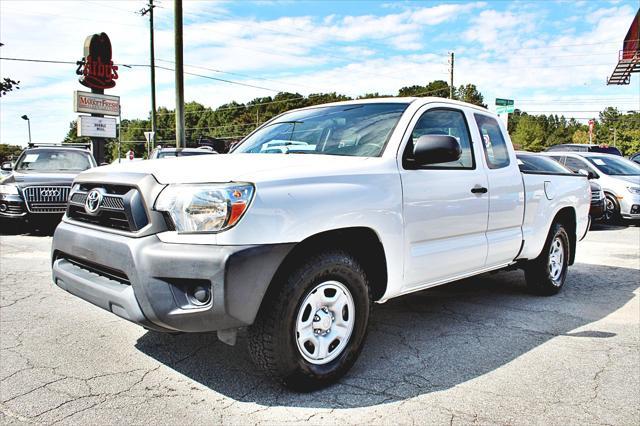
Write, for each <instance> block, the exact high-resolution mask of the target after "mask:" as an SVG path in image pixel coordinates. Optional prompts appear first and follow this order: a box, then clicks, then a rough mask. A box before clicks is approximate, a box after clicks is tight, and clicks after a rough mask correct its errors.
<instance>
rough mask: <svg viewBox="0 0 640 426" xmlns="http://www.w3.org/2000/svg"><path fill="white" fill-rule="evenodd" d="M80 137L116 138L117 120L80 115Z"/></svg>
mask: <svg viewBox="0 0 640 426" xmlns="http://www.w3.org/2000/svg"><path fill="white" fill-rule="evenodd" d="M78 136H89V137H95V138H115V137H116V119H115V118H108V117H91V116H88V115H80V116H78Z"/></svg>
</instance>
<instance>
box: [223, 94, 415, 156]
mask: <svg viewBox="0 0 640 426" xmlns="http://www.w3.org/2000/svg"><path fill="white" fill-rule="evenodd" d="M407 106H408V104H406V103H380V104H358V105H340V106H329V107H319V108H313V109H308V110H303V111H293V112H290V113H287V114H283V115H282V116H280V117H278V118H277V119H276V120H275V121H274V122H272V123H269V124H268V125H266V126H265V127H263V128H262V129H260V130H258V131H257V132H255V133H254V134H253V135H251V136H250V137H249V138H247V139H246V140H245V141H244V142H242V144H240V145H239V146H238V147H237V148H236V149H235V150H234V151H233V153H255V154H326V155H350V156H357V157H378V156H380V155H381V154H382V152H383V151H384V147H385V145H386V143H387V140H388V139H389V137H390V136H391V132H392V131H393V129H394V128H395V126H396V124H397V123H398V120H399V119H400V116H401V115H402V113H403V112H404V110H405V109H406V108H407Z"/></svg>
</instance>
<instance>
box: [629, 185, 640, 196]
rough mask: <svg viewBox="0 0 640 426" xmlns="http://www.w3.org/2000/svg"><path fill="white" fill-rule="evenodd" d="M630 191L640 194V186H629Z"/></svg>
mask: <svg viewBox="0 0 640 426" xmlns="http://www.w3.org/2000/svg"><path fill="white" fill-rule="evenodd" d="M627 189H628V190H629V192H630V193H632V194H638V195H640V186H629V187H627Z"/></svg>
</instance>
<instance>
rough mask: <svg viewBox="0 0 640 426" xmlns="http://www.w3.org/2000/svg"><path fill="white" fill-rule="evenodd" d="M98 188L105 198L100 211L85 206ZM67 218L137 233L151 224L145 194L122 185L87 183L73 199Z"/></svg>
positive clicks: (70, 201) (77, 191) (70, 200)
mask: <svg viewBox="0 0 640 426" xmlns="http://www.w3.org/2000/svg"><path fill="white" fill-rule="evenodd" d="M93 189H97V190H98V191H99V192H100V194H101V195H102V200H101V202H100V203H99V207H98V209H97V211H96V212H94V213H90V212H89V211H87V209H86V208H85V205H86V203H87V198H88V196H89V192H91V190H93ZM67 217H69V218H71V219H73V220H76V221H78V222H84V223H88V224H91V225H95V226H100V227H103V228H110V229H115V230H119V231H127V232H136V231H138V230H140V229H142V228H143V227H144V226H146V225H147V224H148V223H149V220H148V217H147V213H146V211H145V208H144V204H143V201H142V197H141V196H140V194H139V192H138V190H137V189H135V188H132V187H123V186H122V185H118V186H115V185H105V184H95V185H87V184H83V185H82V186H80V187H79V188H78V189H76V190H74V192H73V193H72V194H71V197H70V198H69V206H68V208H67Z"/></svg>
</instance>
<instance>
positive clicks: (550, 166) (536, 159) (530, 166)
mask: <svg viewBox="0 0 640 426" xmlns="http://www.w3.org/2000/svg"><path fill="white" fill-rule="evenodd" d="M516 157H517V160H518V167H520V171H522V172H544V173H564V174H572V173H573V172H572V171H571V170H569V169H567V168H566V167H564V166H563V165H562V164H560V163H558V162H557V161H555V160H552V159H551V158H548V157H543V156H541V155H521V154H517V155H516Z"/></svg>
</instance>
